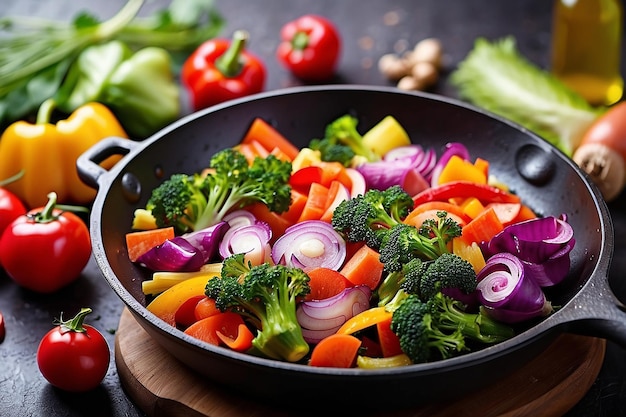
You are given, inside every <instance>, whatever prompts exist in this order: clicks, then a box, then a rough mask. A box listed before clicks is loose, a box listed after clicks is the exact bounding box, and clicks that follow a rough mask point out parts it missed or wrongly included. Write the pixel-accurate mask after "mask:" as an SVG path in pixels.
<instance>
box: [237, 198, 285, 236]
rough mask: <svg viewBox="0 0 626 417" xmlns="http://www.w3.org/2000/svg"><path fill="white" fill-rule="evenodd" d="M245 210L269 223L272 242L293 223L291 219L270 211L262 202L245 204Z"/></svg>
mask: <svg viewBox="0 0 626 417" xmlns="http://www.w3.org/2000/svg"><path fill="white" fill-rule="evenodd" d="M246 210H248V211H249V212H250V213H252V214H254V216H255V217H256V218H257V220H260V221H263V222H265V223H267V224H268V225H269V227H270V229H272V239H271V241H272V242H274V241H276V239H278V236H282V235H284V234H285V230H287V228H288V227H289V226H291V225H292V224H293V222H292V221H289V220H288V219H286V218H285V217H283V216H282V215H281V214H279V213H274V212H273V211H270V209H269V208H267V206H266V205H265V204H263V203H253V204H251V205H249V206H247V207H246Z"/></svg>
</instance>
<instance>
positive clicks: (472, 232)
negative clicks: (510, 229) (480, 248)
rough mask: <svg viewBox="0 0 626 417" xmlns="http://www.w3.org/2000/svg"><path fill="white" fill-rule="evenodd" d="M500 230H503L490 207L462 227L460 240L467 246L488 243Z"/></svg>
mask: <svg viewBox="0 0 626 417" xmlns="http://www.w3.org/2000/svg"><path fill="white" fill-rule="evenodd" d="M502 229H504V226H503V225H502V222H501V221H500V219H499V218H498V215H497V214H496V211H495V210H494V209H493V207H490V208H486V209H485V210H484V211H483V212H482V213H481V214H479V215H478V216H477V217H476V218H474V219H473V220H472V221H471V222H469V223H468V224H466V225H465V226H463V231H462V234H461V239H463V241H464V242H465V243H467V244H468V245H471V244H472V242H476V243H481V242H488V241H489V240H491V238H492V237H494V236H495V235H496V234H497V233H499V232H501V231H502Z"/></svg>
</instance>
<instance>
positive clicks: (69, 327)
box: [54, 307, 93, 333]
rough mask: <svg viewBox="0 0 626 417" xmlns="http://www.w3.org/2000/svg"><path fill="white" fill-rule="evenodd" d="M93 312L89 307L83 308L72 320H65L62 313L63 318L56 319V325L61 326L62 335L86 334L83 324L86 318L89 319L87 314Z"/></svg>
mask: <svg viewBox="0 0 626 417" xmlns="http://www.w3.org/2000/svg"><path fill="white" fill-rule="evenodd" d="M92 311H93V310H92V309H90V308H89V307H83V308H81V309H80V311H79V312H78V314H76V315H75V316H74V318H72V319H71V320H63V313H61V317H60V318H58V319H55V321H54V324H56V325H58V326H60V328H61V333H65V332H77V333H84V332H85V331H86V329H85V328H84V327H83V322H84V321H85V317H87V314H90V313H91V312H92Z"/></svg>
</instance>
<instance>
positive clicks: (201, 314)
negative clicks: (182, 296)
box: [193, 296, 220, 321]
mask: <svg viewBox="0 0 626 417" xmlns="http://www.w3.org/2000/svg"><path fill="white" fill-rule="evenodd" d="M193 313H194V316H195V317H196V321H197V320H202V319H206V318H207V317H211V316H213V315H215V314H218V313H220V309H219V308H217V307H216V305H215V300H214V299H212V298H210V297H207V296H204V297H202V299H200V301H198V302H197V303H196V306H195V308H194V311H193Z"/></svg>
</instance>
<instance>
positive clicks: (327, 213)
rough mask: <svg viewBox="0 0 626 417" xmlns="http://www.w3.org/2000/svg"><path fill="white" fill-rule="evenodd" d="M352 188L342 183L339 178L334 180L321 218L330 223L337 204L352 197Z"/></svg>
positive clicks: (329, 188)
mask: <svg viewBox="0 0 626 417" xmlns="http://www.w3.org/2000/svg"><path fill="white" fill-rule="evenodd" d="M349 190H350V189H349V188H346V186H345V185H344V184H343V183H341V181H339V180H333V181H331V183H330V186H329V187H328V196H327V198H326V205H325V207H324V213H323V214H322V216H321V217H320V220H323V221H325V222H328V223H330V222H331V221H332V218H333V214H334V212H335V209H336V208H337V206H338V205H339V204H340V203H341V202H342V201H344V200H349V199H350V191H349Z"/></svg>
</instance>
